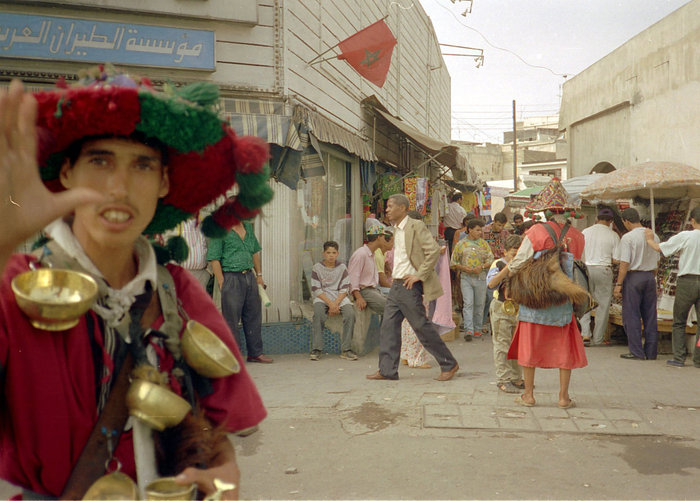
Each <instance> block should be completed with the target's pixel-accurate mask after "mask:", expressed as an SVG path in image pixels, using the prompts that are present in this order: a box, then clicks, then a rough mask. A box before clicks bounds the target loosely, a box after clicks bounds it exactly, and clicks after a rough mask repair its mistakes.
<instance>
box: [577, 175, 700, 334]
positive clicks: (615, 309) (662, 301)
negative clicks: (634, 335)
mask: <svg viewBox="0 0 700 501" xmlns="http://www.w3.org/2000/svg"><path fill="white" fill-rule="evenodd" d="M581 196H582V197H583V198H586V199H588V200H591V201H600V202H614V203H617V204H618V206H619V205H620V203H623V204H625V205H629V201H631V202H632V205H634V206H635V207H636V208H637V209H638V210H639V212H640V216H641V218H642V224H644V225H645V226H647V227H651V228H652V230H653V231H654V232H655V233H656V234H657V235H658V236H659V238H660V240H661V241H662V242H664V241H666V240H668V239H669V238H670V237H671V236H673V235H675V234H676V233H678V232H679V231H682V230H684V229H687V228H686V226H687V225H688V219H689V214H690V211H691V210H692V209H693V207H695V206H696V205H699V204H700V170H697V169H695V168H693V167H691V166H689V165H685V164H679V163H672V162H646V163H643V164H640V165H633V166H630V167H626V168H623V169H619V170H616V171H614V172H611V173H609V174H604V175H602V176H601V177H600V178H599V179H597V180H596V181H594V182H593V183H591V184H590V185H589V186H588V187H586V188H585V189H584V190H583V191H582V192H581ZM677 274H678V256H677V255H674V256H670V257H668V258H666V257H663V256H662V258H661V260H660V262H659V268H658V271H657V297H658V302H657V308H658V315H657V316H658V330H659V332H662V333H667V332H671V329H672V326H673V300H674V298H675V286H676V279H677ZM609 321H610V323H611V324H616V325H622V308H621V306H620V304H619V302H618V303H617V304H615V303H614V304H613V305H611V308H610V320H609ZM693 322H697V319H696V318H695V312H694V310H691V314H690V316H689V319H688V327H687V329H686V332H687V333H688V334H695V326H694V325H693Z"/></svg>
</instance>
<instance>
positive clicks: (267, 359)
mask: <svg viewBox="0 0 700 501" xmlns="http://www.w3.org/2000/svg"><path fill="white" fill-rule="evenodd" d="M248 362H255V363H258V364H271V363H272V362H274V360H272V359H271V358H270V357H266V356H265V355H258V356H257V357H255V358H253V357H248Z"/></svg>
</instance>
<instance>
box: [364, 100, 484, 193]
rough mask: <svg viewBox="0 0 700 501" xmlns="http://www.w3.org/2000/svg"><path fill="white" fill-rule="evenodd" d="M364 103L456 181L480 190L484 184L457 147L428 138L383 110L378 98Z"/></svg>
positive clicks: (471, 188)
mask: <svg viewBox="0 0 700 501" xmlns="http://www.w3.org/2000/svg"><path fill="white" fill-rule="evenodd" d="M373 97H374V96H373ZM364 101H365V102H367V103H369V104H371V105H372V106H373V109H374V111H375V112H376V113H377V114H378V115H379V116H380V117H381V118H383V119H384V120H386V121H387V122H389V124H391V125H392V126H393V127H395V128H396V129H398V130H399V131H401V132H402V133H403V134H404V135H405V136H406V137H408V138H409V139H410V140H411V141H412V142H414V143H415V144H416V145H417V146H418V147H419V148H420V149H422V150H423V151H424V152H425V153H426V154H427V155H429V156H431V157H433V160H435V161H436V162H438V163H441V164H442V165H444V166H446V167H448V168H449V169H450V170H451V171H452V173H453V175H454V178H455V181H458V182H460V183H461V184H463V185H465V186H469V188H470V190H471V191H473V190H474V189H478V188H479V187H480V186H481V185H482V184H483V183H482V182H481V181H480V180H479V179H478V177H477V175H476V173H475V172H474V170H473V169H472V168H471V167H470V166H469V162H468V160H467V157H466V155H464V154H463V153H462V152H461V151H460V150H459V148H458V147H457V146H454V145H452V144H450V143H446V142H444V141H441V140H440V139H437V138H434V137H432V136H428V135H427V134H424V133H423V132H421V131H419V130H418V129H416V128H415V127H413V126H412V125H410V124H408V123H406V122H404V121H403V120H401V119H400V118H397V117H395V116H393V115H391V114H390V113H389V112H387V111H385V110H384V109H382V108H384V107H383V106H381V104H380V103H379V101H378V100H377V99H376V97H374V99H370V98H367V99H365V100H364Z"/></svg>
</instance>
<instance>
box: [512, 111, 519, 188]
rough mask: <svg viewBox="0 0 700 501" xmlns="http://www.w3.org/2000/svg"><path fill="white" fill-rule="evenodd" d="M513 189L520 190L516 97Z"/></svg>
mask: <svg viewBox="0 0 700 501" xmlns="http://www.w3.org/2000/svg"><path fill="white" fill-rule="evenodd" d="M513 189H514V190H515V191H518V126H517V123H516V121H515V99H513Z"/></svg>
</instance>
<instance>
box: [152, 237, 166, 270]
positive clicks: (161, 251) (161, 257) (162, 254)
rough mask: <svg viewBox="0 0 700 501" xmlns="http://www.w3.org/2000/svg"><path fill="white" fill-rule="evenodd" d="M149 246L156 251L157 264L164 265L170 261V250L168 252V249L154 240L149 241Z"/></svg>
mask: <svg viewBox="0 0 700 501" xmlns="http://www.w3.org/2000/svg"><path fill="white" fill-rule="evenodd" d="M151 246H152V247H153V250H154V251H155V253H156V261H157V262H158V264H160V265H163V266H164V265H165V264H167V263H168V261H170V252H168V249H166V248H165V247H163V246H162V245H160V244H157V243H155V242H151Z"/></svg>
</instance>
